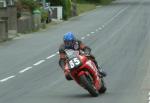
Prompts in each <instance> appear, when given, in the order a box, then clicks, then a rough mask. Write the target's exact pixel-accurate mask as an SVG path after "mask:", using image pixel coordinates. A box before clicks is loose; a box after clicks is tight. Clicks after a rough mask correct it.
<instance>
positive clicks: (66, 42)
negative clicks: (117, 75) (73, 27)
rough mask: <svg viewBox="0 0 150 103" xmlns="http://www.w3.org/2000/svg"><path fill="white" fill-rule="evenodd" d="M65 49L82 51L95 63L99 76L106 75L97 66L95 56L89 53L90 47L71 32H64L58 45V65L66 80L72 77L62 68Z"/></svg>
mask: <svg viewBox="0 0 150 103" xmlns="http://www.w3.org/2000/svg"><path fill="white" fill-rule="evenodd" d="M66 49H73V50H77V51H80V50H82V51H84V53H85V55H86V56H87V57H88V58H89V59H91V60H92V61H93V62H94V63H95V65H96V68H97V71H98V73H99V76H100V77H105V76H106V73H105V72H104V71H103V70H102V69H101V68H100V67H99V66H98V63H97V61H96V59H95V57H94V56H93V55H92V54H91V48H89V47H88V46H86V45H85V44H83V43H82V41H80V40H78V39H76V38H75V36H74V34H73V33H72V32H68V33H66V34H64V37H63V44H61V45H60V47H59V56H60V59H59V65H60V67H61V68H62V69H63V70H64V73H65V77H66V79H67V80H72V78H71V77H70V75H68V73H67V72H65V69H64V67H65V64H66V56H65V50H66Z"/></svg>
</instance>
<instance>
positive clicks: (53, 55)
mask: <svg viewBox="0 0 150 103" xmlns="http://www.w3.org/2000/svg"><path fill="white" fill-rule="evenodd" d="M54 56H56V54H52V55H50V56H49V57H47V58H46V59H50V58H52V57H54Z"/></svg>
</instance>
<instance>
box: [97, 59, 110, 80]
mask: <svg viewBox="0 0 150 103" xmlns="http://www.w3.org/2000/svg"><path fill="white" fill-rule="evenodd" d="M94 63H95V65H96V68H97V71H98V73H99V74H100V77H102V78H103V77H106V75H107V74H106V73H105V72H104V70H103V69H102V68H101V67H100V66H98V63H97V62H96V60H94Z"/></svg>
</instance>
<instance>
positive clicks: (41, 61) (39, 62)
mask: <svg viewBox="0 0 150 103" xmlns="http://www.w3.org/2000/svg"><path fill="white" fill-rule="evenodd" d="M43 62H45V60H40V61H38V62H37V63H35V64H33V65H34V66H37V65H39V64H41V63H43Z"/></svg>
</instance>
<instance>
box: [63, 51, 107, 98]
mask: <svg viewBox="0 0 150 103" xmlns="http://www.w3.org/2000/svg"><path fill="white" fill-rule="evenodd" d="M65 52H66V57H67V63H66V65H65V72H67V73H68V74H69V75H70V76H71V77H72V79H73V80H75V81H76V82H77V83H78V84H79V85H80V86H82V87H83V88H84V89H86V90H87V91H88V92H89V93H90V94H91V95H92V96H94V97H97V96H98V95H99V93H105V91H106V87H105V84H104V80H103V79H102V78H100V77H99V74H98V71H97V68H96V66H95V64H94V62H93V61H92V60H90V59H88V57H87V55H85V54H84V53H83V52H79V51H74V50H66V51H65Z"/></svg>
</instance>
